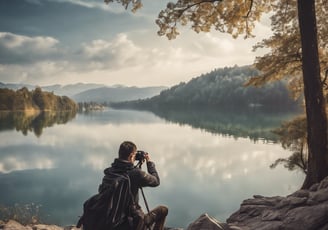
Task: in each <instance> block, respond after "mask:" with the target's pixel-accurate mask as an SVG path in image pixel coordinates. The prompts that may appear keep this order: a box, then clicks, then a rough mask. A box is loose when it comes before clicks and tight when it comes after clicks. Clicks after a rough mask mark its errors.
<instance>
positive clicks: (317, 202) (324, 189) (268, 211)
mask: <svg viewBox="0 0 328 230" xmlns="http://www.w3.org/2000/svg"><path fill="white" fill-rule="evenodd" d="M227 223H228V224H229V226H235V227H239V228H241V229H244V230H248V229H257V230H278V229H286V230H289V229H290V230H292V229H297V230H327V229H328V177H327V178H325V179H324V180H323V181H322V182H321V183H319V184H316V185H313V186H312V187H311V188H310V189H309V190H304V189H302V190H298V191H296V192H294V193H293V194H291V195H289V196H287V197H263V196H254V197H253V198H252V199H248V200H245V201H243V202H242V204H241V206H240V209H239V210H238V211H236V212H235V213H233V214H232V215H231V216H230V217H229V218H228V219H227Z"/></svg>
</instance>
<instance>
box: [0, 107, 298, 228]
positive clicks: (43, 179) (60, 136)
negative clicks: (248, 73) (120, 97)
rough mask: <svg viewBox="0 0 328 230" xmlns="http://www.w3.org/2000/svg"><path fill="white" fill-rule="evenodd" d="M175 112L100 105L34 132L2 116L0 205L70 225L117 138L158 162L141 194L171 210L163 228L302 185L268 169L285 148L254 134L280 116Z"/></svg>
mask: <svg viewBox="0 0 328 230" xmlns="http://www.w3.org/2000/svg"><path fill="white" fill-rule="evenodd" d="M188 114H189V116H190V115H192V114H190V113H188ZM239 115H240V114H239ZM170 116H171V117H170ZM172 116H173V115H172V114H171V115H166V116H163V115H162V117H165V118H166V120H165V119H164V118H160V117H158V116H156V115H154V114H152V113H150V112H137V111H128V110H125V111H124V110H106V111H102V112H93V113H89V114H78V115H76V116H75V118H73V119H71V120H70V119H68V118H67V117H66V120H65V122H67V121H69V120H70V121H69V122H67V123H65V122H48V123H47V125H45V126H44V127H40V126H38V129H37V132H36V130H34V127H33V126H31V125H28V124H26V123H28V122H25V123H23V125H21V126H19V127H17V126H15V125H14V126H11V125H4V123H2V124H1V125H0V128H1V132H0V188H1V189H0V204H4V205H13V204H15V203H18V204H29V203H35V204H41V205H42V207H41V211H42V214H43V215H44V216H45V219H46V220H47V222H50V223H56V224H61V225H68V224H74V223H76V221H77V219H78V216H79V215H80V214H81V211H82V204H83V202H84V201H85V200H86V199H87V198H88V197H89V196H91V195H93V194H94V193H96V191H97V187H98V185H99V183H100V181H101V179H102V176H103V172H102V171H103V169H104V168H106V167H107V166H108V165H109V164H110V163H111V162H112V159H113V158H115V157H116V155H117V150H118V146H119V145H120V143H121V142H122V141H124V140H131V141H133V142H135V143H136V144H137V146H138V148H139V149H142V150H145V151H148V152H149V153H150V154H151V158H152V160H153V161H154V162H155V163H156V166H157V169H158V171H159V174H160V177H161V185H160V187H158V188H145V189H144V191H145V194H146V197H147V200H148V203H149V205H150V206H151V207H154V206H156V205H158V204H165V205H167V206H168V207H169V216H168V220H167V226H176V227H184V228H185V227H187V226H188V224H189V223H190V222H192V221H193V220H195V219H196V218H198V217H199V215H201V214H202V213H205V212H207V213H208V214H209V215H211V216H214V217H216V218H217V219H219V220H221V221H225V219H226V218H227V217H229V216H230V215H231V214H232V213H233V212H234V211H236V210H237V209H238V208H239V205H240V203H241V202H242V201H243V200H244V199H247V198H251V197H252V195H255V194H260V195H265V196H271V195H272V196H274V195H286V194H289V193H292V192H293V191H295V190H296V189H298V188H299V187H300V185H301V183H302V181H303V178H304V176H303V175H302V174H301V173H300V172H289V171H287V170H286V169H284V168H283V167H281V166H278V167H277V168H276V169H274V170H272V169H270V168H269V165H270V164H271V163H273V162H274V160H275V159H277V158H279V157H286V156H288V155H289V152H288V151H286V150H284V149H282V147H281V146H280V145H279V144H275V143H273V142H272V141H269V142H268V141H264V140H259V141H255V139H256V138H254V137H253V136H252V135H253V134H254V133H256V135H257V136H259V135H260V136H259V138H261V135H263V137H264V139H267V137H266V135H267V131H268V130H269V129H271V128H272V127H271V126H277V124H278V123H279V122H280V121H281V119H282V116H281V115H279V116H276V117H275V118H274V117H272V118H269V119H268V118H267V116H266V118H265V119H264V118H263V119H264V120H263V119H262V120H261V118H260V117H254V116H253V119H252V116H251V117H246V118H247V119H246V118H245V117H244V118H242V117H240V116H239V117H238V116H237V117H231V116H230V118H227V119H226V120H224V119H223V118H220V119H223V121H220V120H217V121H214V120H211V119H209V122H206V119H205V120H201V116H197V115H192V118H193V119H192V120H193V121H190V119H189V120H188V118H187V117H188V116H185V117H186V118H185V117H184V118H181V116H182V115H181V114H178V116H173V117H172ZM197 117H199V119H200V120H197V119H196V118H197ZM216 117H217V116H216ZM277 117H278V118H277ZM6 119H8V118H6ZM254 119H255V121H254ZM9 120H10V119H9ZM9 120H6V122H8V121H9ZM168 120H171V121H168ZM268 120H269V121H274V122H273V123H272V122H271V123H270V122H268ZM10 121H12V120H10ZM173 121H174V122H173ZM264 121H265V122H264ZM243 122H244V123H245V124H253V123H254V126H247V125H246V126H245V125H243V124H242V123H243ZM252 122H253V123H252ZM261 122H263V126H261V124H259V123H261ZM58 123H63V124H58ZM255 124H256V125H255ZM22 126H23V127H25V128H21V127H22ZM222 127H223V128H222ZM245 127H246V128H245ZM247 127H248V129H249V133H250V135H247V132H246V131H245V129H247ZM233 129H235V130H236V129H239V130H241V131H237V132H233V131H232V130H233ZM257 131H258V132H257ZM245 132H246V133H245ZM238 133H241V135H238ZM248 136H249V137H250V138H249V137H248ZM262 139H263V138H262ZM141 203H143V201H142V200H141Z"/></svg>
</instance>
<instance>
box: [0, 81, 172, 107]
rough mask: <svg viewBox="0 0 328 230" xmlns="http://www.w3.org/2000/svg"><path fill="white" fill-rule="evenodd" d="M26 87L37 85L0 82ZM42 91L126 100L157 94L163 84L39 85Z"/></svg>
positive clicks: (81, 98)
mask: <svg viewBox="0 0 328 230" xmlns="http://www.w3.org/2000/svg"><path fill="white" fill-rule="evenodd" d="M23 87H26V88H27V89H29V90H34V89H35V88H36V87H37V86H36V85H31V84H13V83H10V84H6V83H2V82H0V88H8V89H13V90H18V89H21V88H23ZM40 87H41V89H42V90H43V91H48V92H53V93H54V94H56V95H60V96H68V97H70V98H72V99H74V100H75V101H76V102H91V101H92V102H99V103H103V102H118V101H127V100H138V99H145V98H150V97H153V96H155V95H158V94H159V93H160V92H161V91H162V90H164V89H166V87H163V86H157V87H156V86H155V87H127V86H122V85H117V86H106V85H104V84H86V83H77V84H70V85H59V84H58V85H49V86H40Z"/></svg>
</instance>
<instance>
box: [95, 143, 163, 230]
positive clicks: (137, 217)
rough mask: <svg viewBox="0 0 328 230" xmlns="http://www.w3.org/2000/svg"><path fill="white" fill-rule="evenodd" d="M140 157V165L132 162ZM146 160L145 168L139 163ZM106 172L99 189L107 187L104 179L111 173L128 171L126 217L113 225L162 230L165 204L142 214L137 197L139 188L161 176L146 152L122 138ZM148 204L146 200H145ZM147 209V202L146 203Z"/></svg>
mask: <svg viewBox="0 0 328 230" xmlns="http://www.w3.org/2000/svg"><path fill="white" fill-rule="evenodd" d="M135 161H139V164H138V165H139V167H137V166H134V162H135ZM144 161H146V164H147V171H148V173H147V172H145V171H142V169H141V164H142V163H143V162H144ZM104 173H105V176H104V178H103V182H102V184H101V185H100V186H99V191H101V190H102V189H104V188H106V187H108V185H107V184H106V183H108V182H109V181H110V176H111V175H113V174H119V175H127V176H128V178H129V181H130V194H131V196H132V198H131V202H129V203H130V205H128V206H129V207H125V208H126V210H125V211H124V212H125V215H124V216H125V220H124V222H123V223H122V224H120V225H119V226H117V227H115V229H120V230H125V229H133V230H144V229H153V230H163V229H164V222H165V218H166V216H167V214H168V209H167V207H165V206H158V207H156V208H155V209H153V210H151V211H150V212H149V213H147V214H144V212H143V210H142V209H141V207H140V205H139V203H138V201H139V188H142V187H147V186H148V187H156V186H159V184H160V179H159V176H158V173H157V171H156V168H155V164H154V163H153V162H152V161H150V157H149V154H148V153H146V152H143V151H137V146H136V145H135V144H134V143H132V142H130V141H125V142H123V143H122V144H121V145H120V148H119V152H118V158H116V159H115V160H114V162H113V163H112V166H111V167H109V168H107V169H105V170H104ZM146 205H147V204H146ZM147 209H148V205H147Z"/></svg>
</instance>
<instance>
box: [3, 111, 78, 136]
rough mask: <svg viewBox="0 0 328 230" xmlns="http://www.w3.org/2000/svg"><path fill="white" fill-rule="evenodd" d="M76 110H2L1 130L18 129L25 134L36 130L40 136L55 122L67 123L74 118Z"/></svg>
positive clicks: (35, 132) (36, 133)
mask: <svg viewBox="0 0 328 230" xmlns="http://www.w3.org/2000/svg"><path fill="white" fill-rule="evenodd" d="M75 115H76V111H61V112H58V111H52V112H39V113H26V112H0V131H3V130H11V129H16V130H17V131H21V132H22V133H23V135H25V136H26V135H27V134H28V132H34V134H35V136H37V137H39V136H41V134H42V130H43V128H45V127H51V126H53V125H54V124H65V123H67V122H68V121H70V120H72V119H73V118H74V117H75Z"/></svg>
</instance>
